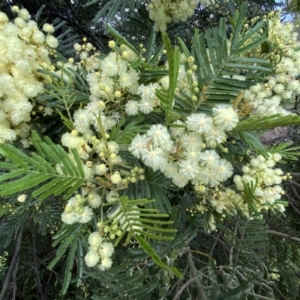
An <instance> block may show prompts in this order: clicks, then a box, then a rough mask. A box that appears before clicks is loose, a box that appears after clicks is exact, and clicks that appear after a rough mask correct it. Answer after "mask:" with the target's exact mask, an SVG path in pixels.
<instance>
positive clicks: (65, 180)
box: [0, 132, 85, 200]
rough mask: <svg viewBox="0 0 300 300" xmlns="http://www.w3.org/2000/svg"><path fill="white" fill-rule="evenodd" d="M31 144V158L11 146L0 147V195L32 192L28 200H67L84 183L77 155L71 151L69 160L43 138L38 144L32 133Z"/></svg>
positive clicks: (34, 133) (60, 149)
mask: <svg viewBox="0 0 300 300" xmlns="http://www.w3.org/2000/svg"><path fill="white" fill-rule="evenodd" d="M32 144H33V146H34V147H35V149H36V151H37V153H32V154H31V156H29V155H27V154H25V153H23V152H22V151H20V150H18V149H16V148H15V147H14V146H12V145H9V144H1V145H0V154H1V156H2V157H3V158H5V159H6V160H8V162H7V161H5V162H0V167H1V169H3V170H5V173H4V174H3V175H1V176H0V182H1V185H0V195H1V196H8V195H13V194H16V193H19V192H26V190H28V189H35V190H34V191H33V192H32V193H31V196H32V197H34V198H38V199H40V200H44V199H46V198H48V197H50V196H58V195H61V194H64V199H68V198H69V197H70V196H71V195H72V194H73V193H74V192H75V191H77V190H78V188H79V187H80V186H81V185H82V184H83V182H84V180H85V179H84V178H85V175H84V171H83V167H82V163H81V160H80V158H79V156H78V154H77V152H76V151H75V150H72V154H73V157H74V160H72V159H71V158H70V156H69V155H68V154H67V153H66V152H65V150H64V149H63V148H62V147H61V146H60V145H56V144H54V143H53V142H52V141H51V140H50V139H49V138H47V137H46V138H45V141H43V140H41V139H40V137H39V136H38V135H37V133H36V132H33V138H32ZM57 166H58V168H59V169H60V171H59V172H58V171H57ZM41 184H42V186H40V185H41Z"/></svg>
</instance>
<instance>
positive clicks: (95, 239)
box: [88, 231, 103, 247]
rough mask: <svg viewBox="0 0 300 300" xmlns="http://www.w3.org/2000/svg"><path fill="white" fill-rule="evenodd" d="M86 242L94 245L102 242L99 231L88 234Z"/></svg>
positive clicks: (96, 245)
mask: <svg viewBox="0 0 300 300" xmlns="http://www.w3.org/2000/svg"><path fill="white" fill-rule="evenodd" d="M88 242H89V244H90V245H91V246H95V247H98V246H100V245H101V244H102V242H103V238H102V237H101V235H100V234H99V232H97V231H96V232H92V233H91V234H90V235H89V238H88Z"/></svg>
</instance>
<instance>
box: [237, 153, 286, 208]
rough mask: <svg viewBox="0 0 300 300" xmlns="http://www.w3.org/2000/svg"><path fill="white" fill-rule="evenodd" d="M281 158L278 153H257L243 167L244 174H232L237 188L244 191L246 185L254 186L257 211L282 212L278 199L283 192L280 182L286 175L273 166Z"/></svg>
mask: <svg viewBox="0 0 300 300" xmlns="http://www.w3.org/2000/svg"><path fill="white" fill-rule="evenodd" d="M281 158H282V157H281V155H280V154H279V153H273V154H272V153H268V156H267V157H263V156H262V155H258V156H257V157H254V158H252V159H251V160H250V162H249V164H248V165H245V166H244V167H243V169H242V170H243V173H244V175H242V176H240V175H235V176H234V183H235V185H236V188H237V190H239V191H244V190H245V186H246V185H249V186H252V187H255V190H254V197H255V199H257V201H256V209H257V210H258V211H261V210H269V209H272V210H278V211H281V212H283V211H284V210H285V209H284V206H283V205H282V204H280V203H278V200H280V199H281V197H282V195H283V194H284V191H283V189H282V187H281V186H280V184H281V183H282V180H283V179H286V178H287V176H288V175H284V174H283V171H282V170H281V169H280V168H275V165H276V163H278V162H279V161H280V160H281Z"/></svg>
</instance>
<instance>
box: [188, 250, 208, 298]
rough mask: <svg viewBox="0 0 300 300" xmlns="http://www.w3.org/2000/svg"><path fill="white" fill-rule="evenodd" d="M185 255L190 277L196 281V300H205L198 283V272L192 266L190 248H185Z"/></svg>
mask: <svg viewBox="0 0 300 300" xmlns="http://www.w3.org/2000/svg"><path fill="white" fill-rule="evenodd" d="M186 255H187V263H188V266H189V268H190V271H191V273H192V277H193V278H196V279H197V280H195V284H196V289H197V293H198V297H197V300H207V298H206V296H205V293H204V291H203V289H202V286H201V284H200V281H199V279H198V270H197V269H196V266H195V265H194V262H193V255H192V252H191V250H190V247H187V248H186Z"/></svg>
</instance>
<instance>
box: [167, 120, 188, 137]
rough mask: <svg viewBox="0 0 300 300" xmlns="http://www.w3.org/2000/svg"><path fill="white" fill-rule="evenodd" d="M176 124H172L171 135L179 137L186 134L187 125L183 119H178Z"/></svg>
mask: <svg viewBox="0 0 300 300" xmlns="http://www.w3.org/2000/svg"><path fill="white" fill-rule="evenodd" d="M173 124H174V125H173V126H171V128H170V131H171V135H172V136H173V137H177V136H181V135H183V134H184V132H185V125H184V123H183V122H182V121H180V120H177V121H175V122H174V123H173Z"/></svg>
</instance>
